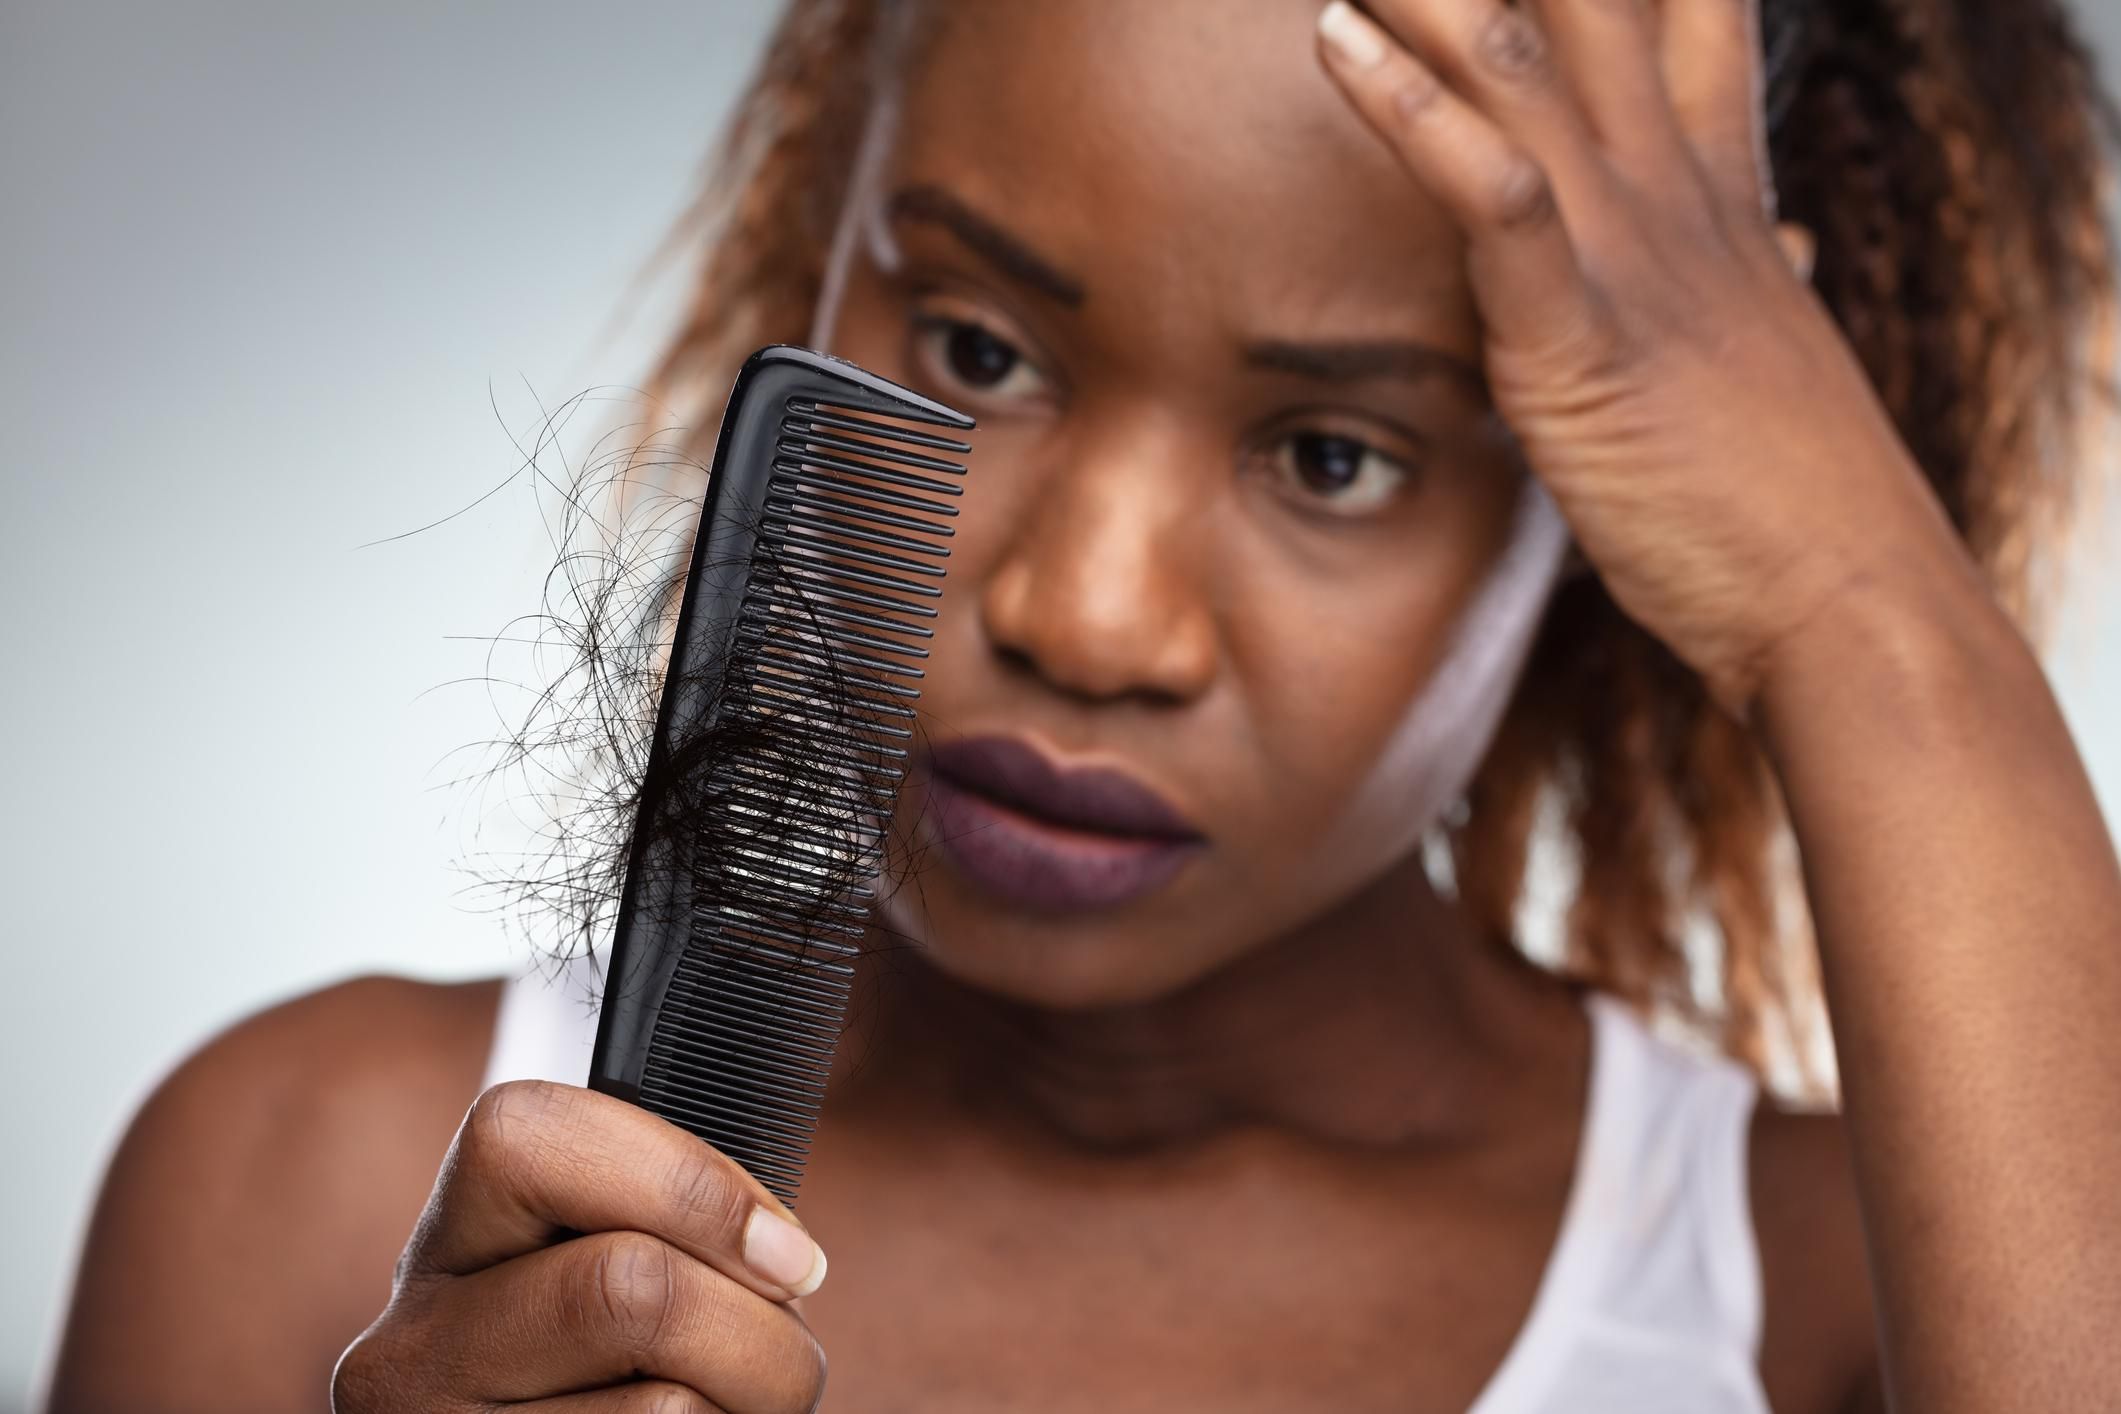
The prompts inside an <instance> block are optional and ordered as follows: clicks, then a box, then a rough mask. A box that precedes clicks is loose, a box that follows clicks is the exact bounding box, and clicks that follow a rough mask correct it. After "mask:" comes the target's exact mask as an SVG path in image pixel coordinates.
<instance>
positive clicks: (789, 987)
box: [589, 344, 974, 1207]
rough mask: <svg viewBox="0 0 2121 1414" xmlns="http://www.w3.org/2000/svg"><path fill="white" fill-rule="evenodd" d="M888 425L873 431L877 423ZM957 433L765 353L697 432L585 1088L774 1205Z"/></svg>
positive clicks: (864, 375)
mask: <svg viewBox="0 0 2121 1414" xmlns="http://www.w3.org/2000/svg"><path fill="white" fill-rule="evenodd" d="M885 419H888V420H885ZM906 423H914V424H924V425H929V426H937V427H946V428H950V429H954V430H969V429H971V428H972V427H973V426H974V422H973V419H972V418H970V417H967V416H966V415H965V414H963V413H961V412H958V411H956V410H955V409H953V408H949V407H945V406H944V405H943V404H941V403H937V402H933V401H931V400H929V399H927V398H924V397H922V396H921V395H920V394H918V393H915V392H913V391H911V390H910V389H907V388H903V387H900V386H899V385H898V384H896V383H892V382H890V381H889V380H887V379H883V378H879V377H877V376H876V375H874V374H871V373H868V372H865V371H864V370H863V369H861V368H859V367H857V366H856V365H854V364H852V363H849V362H847V361H846V360H845V359H839V358H834V357H832V356H831V355H829V354H824V353H819V352H817V351H815V350H812V349H805V348H798V347H795V346H793V345H788V344H772V345H769V346H767V347H766V348H763V349H760V350H759V351H758V352H757V353H755V354H753V355H751V357H750V358H748V359H746V360H745V362H744V366H743V368H742V369H741V370H740V371H739V372H738V374H737V377H736V382H735V385H734V387H733V388H732V390H731V392H730V395H729V404H728V407H727V410H726V411H725V412H724V413H723V416H722V426H721V431H720V435H719V436H718V437H717V439H716V442H715V448H714V461H713V465H712V468H711V470H710V472H709V478H708V484H707V494H706V499H705V502H704V504H703V505H702V507H701V511H700V521H699V529H698V533H697V535H696V537H695V540H694V543H693V549H692V559H691V565H690V569H689V571H688V574H687V577H686V581H685V590H684V598H683V601H682V603H681V605H680V608H679V612H678V620H677V631H676V636H675V638H674V640H673V643H672V647H671V655H670V663H669V667H668V669H667V670H666V672H665V675H664V679H663V688H662V698H661V702H660V705H659V706H658V708H657V712H656V728H655V737H654V740H653V742H652V743H651V745H650V748H649V757H648V764H647V769H646V772H645V774H644V776H643V784H642V788H641V793H640V800H639V805H638V809H637V811H636V816H635V824H634V831H633V836H632V840H631V844H630V847H629V852H628V857H627V869H626V882H625V887H624V890H623V892H622V894H621V896H620V903H619V914H618V926H617V931H616V936H615V938H614V940H613V944H612V950H611V958H610V964H609V966H608V968H607V969H606V973H605V979H604V999H603V1004H602V1008H601V1010H600V1012H599V1015H598V1018H597V1037H596V1048H595V1050H594V1051H593V1052H592V1054H591V1058H590V1073H589V1084H590V1086H591V1088H593V1089H597V1090H601V1091H604V1092H605V1093H607V1094H612V1095H617V1096H620V1097H621V1098H624V1099H627V1100H630V1101H632V1102H633V1103H635V1104H638V1105H640V1106H641V1107H642V1108H644V1109H647V1110H649V1111H651V1112H652V1113H655V1114H658V1115H661V1116H662V1117H663V1118H665V1119H667V1120H670V1121H671V1122H672V1123H674V1124H677V1125H679V1126H680V1127H682V1128H684V1129H686V1130H689V1131H690V1132H691V1133H693V1134H696V1135H698V1136H699V1137H700V1138H701V1139H704V1140H706V1141H707V1142H708V1143H710V1144H712V1145H714V1146H715V1148H717V1149H719V1150H721V1151H722V1152H723V1153H724V1154H726V1155H728V1156H729V1157H730V1158H732V1159H734V1160H736V1161H737V1162H738V1163H740V1164H742V1165H743V1166H744V1168H745V1169H747V1170H748V1171H749V1172H750V1173H751V1174H752V1175H753V1176H754V1177H756V1178H757V1179H758V1180H759V1182H760V1183H762V1184H764V1185H765V1186H766V1187H767V1188H768V1189H769V1190H770V1191H771V1192H772V1193H773V1195H774V1196H775V1197H777V1198H779V1199H780V1200H781V1201H782V1202H783V1203H786V1204H789V1205H790V1206H791V1207H792V1206H793V1205H794V1202H795V1191H796V1188H797V1186H798V1185H799V1184H800V1182H801V1180H802V1171H803V1162H804V1159H805V1157H806V1155H807V1153H808V1149H809V1143H810V1137H811V1135H812V1134H813V1133H814V1131H815V1129H816V1125H817V1116H818V1110H819V1106H820V1105H821V1104H822V1102H823V1099H824V1089H825V1079H826V1076H827V1073H828V1072H829V1070H830V1068H831V1064H832V1054H833V1048H834V1045H835V1043H836V1042H837V1040H838V1038H839V1030H840V1023H841V1019H842V1017H843V1015H844V1012H845V1007H846V1001H847V993H848V987H849V984H850V981H851V978H852V975H853V971H854V967H853V959H854V957H855V955H856V953H857V952H858V951H859V948H860V940H861V937H862V934H863V927H864V921H865V919H866V917H867V913H868V908H867V900H868V899H869V898H870V897H872V895H873V891H872V889H871V888H870V887H869V881H870V880H872V879H873V878H874V877H875V876H876V871H877V867H878V861H879V859H880V857H881V841H882V839H883V837H884V832H885V828H886V825H887V823H888V821H889V819H890V815H891V810H892V806H893V802H894V801H895V799H896V797H897V792H898V788H899V785H900V783H901V781H902V779H903V774H904V772H903V766H902V765H901V764H900V763H902V762H903V761H904V760H905V759H906V756H907V749H906V747H905V745H904V743H905V742H907V741H909V740H910V739H911V738H912V735H913V723H914V713H913V703H914V701H915V699H917V698H918V697H919V695H920V692H919V689H918V688H917V687H916V686H914V683H915V682H916V681H917V680H918V679H919V678H920V677H921V676H922V673H921V670H920V668H919V667H918V666H917V663H918V662H919V660H921V659H924V658H926V657H927V656H928V650H927V649H926V648H924V647H922V646H921V643H922V641H923V640H926V639H930V638H932V637H933V630H932V628H930V627H929V626H928V624H929V622H930V621H932V620H934V618H935V617H936V612H937V601H938V600H939V599H940V597H941V594H942V579H943V566H942V563H941V562H942V561H943V560H944V559H946V558H947V557H948V556H949V553H950V551H949V547H948V540H949V538H950V536H951V527H950V523H949V522H950V520H951V518H953V517H955V516H956V514H957V505H956V503H955V502H956V498H957V497H959V496H960V495H961V494H962V492H963V489H964V488H963V485H962V483H961V482H960V481H959V480H958V479H957V478H960V477H962V476H963V474H964V471H965V468H964V466H963V465H962V464H960V463H958V462H954V461H951V460H949V459H948V458H949V456H950V455H952V454H959V455H961V454H963V453H966V452H969V451H970V450H971V447H970V445H969V444H967V443H965V442H961V441H957V440H954V439H952V438H949V437H943V436H938V435H936V434H934V433H931V432H923V431H920V430H918V428H917V427H908V426H905V425H903V424H906Z"/></svg>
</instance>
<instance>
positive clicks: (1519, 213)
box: [1319, 3, 1591, 347]
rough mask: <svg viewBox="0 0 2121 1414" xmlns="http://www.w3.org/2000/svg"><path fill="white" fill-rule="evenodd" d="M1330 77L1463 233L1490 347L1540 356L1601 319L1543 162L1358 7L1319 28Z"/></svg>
mask: <svg viewBox="0 0 2121 1414" xmlns="http://www.w3.org/2000/svg"><path fill="white" fill-rule="evenodd" d="M1319 31H1320V34H1321V36H1322V38H1323V40H1324V50H1325V54H1326V59H1327V68H1328V69H1329V70H1330V71H1331V73H1332V74H1333V77H1334V78H1335V80H1336V81H1337V82H1339V83H1340V85H1341V87H1342V89H1343V91H1344V92H1346V94H1347V95H1348V98H1349V100H1350V101H1351V102H1352V103H1353V104H1354V105H1355V107H1356V110H1357V111H1358V112H1359V113H1360V114H1361V115H1362V117H1363V119H1364V121H1366V122H1367V123H1369V124H1370V126H1371V127H1372V128H1374V129H1376V131H1377V133H1378V135H1379V136H1380V137H1382V138H1383V139H1384V140H1385V142H1386V144H1387V145H1388V146H1390V147H1391V149H1392V151H1393V153H1394V154H1395V155H1396V156H1397V157H1398V158H1399V159H1400V161H1401V162H1402V163H1403V164H1404V165H1405V166H1406V167H1407V169H1408V170H1409V171H1410V172H1411V173H1412V174H1413V175H1414V178H1415V180H1416V181H1418V182H1420V183H1421V184H1422V186H1424V187H1425V188H1426V189H1427V190H1428V191H1429V192H1430V193H1432V194H1433V195H1434V196H1435V197H1436V199H1437V200H1438V201H1440V202H1441V203H1443V205H1444V206H1445V208H1446V209H1447V210H1449V212H1450V213H1451V215H1452V217H1453V218H1454V219H1455V220H1456V222H1457V223H1458V225H1459V227H1460V229H1461V230H1463V231H1464V232H1465V235H1466V238H1467V242H1468V246H1469V249H1468V253H1467V266H1468V270H1469V272H1470V273H1471V274H1472V276H1473V283H1474V287H1475V291H1474V292H1475V295H1476V297H1477V298H1478V300H1479V302H1480V312H1481V320H1482V323H1483V325H1484V326H1485V329H1486V335H1487V337H1488V339H1489V340H1490V341H1491V342H1492V343H1495V344H1498V345H1502V346H1511V347H1536V346H1538V345H1540V344H1542V343H1545V342H1547V341H1548V340H1550V339H1551V338H1553V337H1554V335H1555V333H1556V331H1557V329H1560V328H1563V327H1565V326H1568V325H1569V324H1570V323H1571V322H1572V321H1576V320H1580V319H1582V318H1583V317H1584V316H1586V315H1588V314H1589V313H1590V312H1591V306H1590V296H1589V291H1588V289H1587V287H1586V285H1585V283H1584V279H1583V274H1582V271H1581V270H1580V269H1579V268H1578V266H1577V263H1576V252H1575V248H1574V247H1573V246H1572V245H1571V244H1570V242H1569V235H1568V230H1567V228H1566V227H1565V226H1564V225H1563V222H1562V219H1561V213H1560V208H1559V206H1558V204H1557V200H1556V197H1555V194H1554V190H1553V187H1552V185H1551V183H1550V182H1549V181H1548V179H1547V176H1546V174H1545V172H1544V171H1543V170H1542V169H1541V168H1540V166H1539V164H1538V163H1537V162H1535V161H1533V160H1532V158H1531V157H1530V156H1529V155H1528V154H1527V153H1525V152H1524V151H1523V150H1522V149H1520V148H1518V147H1517V146H1516V145H1515V144H1514V143H1512V142H1511V141H1510V140H1509V139H1507V138H1505V137H1504V136H1503V135H1502V133H1501V132H1500V131H1498V130H1497V128H1496V126H1495V125H1494V124H1493V123H1491V122H1489V121H1488V120H1487V119H1486V118H1485V117H1483V116H1482V115H1481V114H1480V113H1478V112H1476V111H1475V110H1474V109H1473V108H1472V106H1471V105H1470V104H1468V103H1467V102H1466V101H1465V100H1464V99H1462V98H1460V97H1459V96H1458V95H1456V94H1455V93H1453V92H1451V91H1450V90H1449V89H1448V88H1446V87H1445V86H1444V85H1443V84H1442V83H1441V82H1440V81H1439V80H1438V79H1437V77H1436V76H1435V75H1434V74H1433V73H1431V72H1430V71H1429V70H1428V69H1427V67H1426V66H1424V65H1423V64H1422V63H1421V61H1420V60H1418V59H1416V58H1415V57H1414V56H1413V55H1412V54H1410V53H1408V52H1407V51H1406V50H1405V49H1404V48H1401V47H1400V46H1399V45H1397V44H1395V43H1393V42H1391V40H1390V37H1389V36H1387V35H1385V34H1384V33H1383V32H1382V31H1381V30H1379V29H1378V28H1377V27H1376V26H1375V25H1374V24H1372V23H1371V22H1370V21H1369V20H1367V19H1366V18H1364V17H1363V16H1362V15H1360V14H1358V13H1357V12H1356V11H1355V10H1354V9H1353V8H1351V7H1348V6H1345V5H1341V4H1337V3H1336V4H1333V5H1329V6H1327V7H1326V9H1325V11H1324V12H1323V14H1322V15H1321V17H1320V20H1319Z"/></svg>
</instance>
